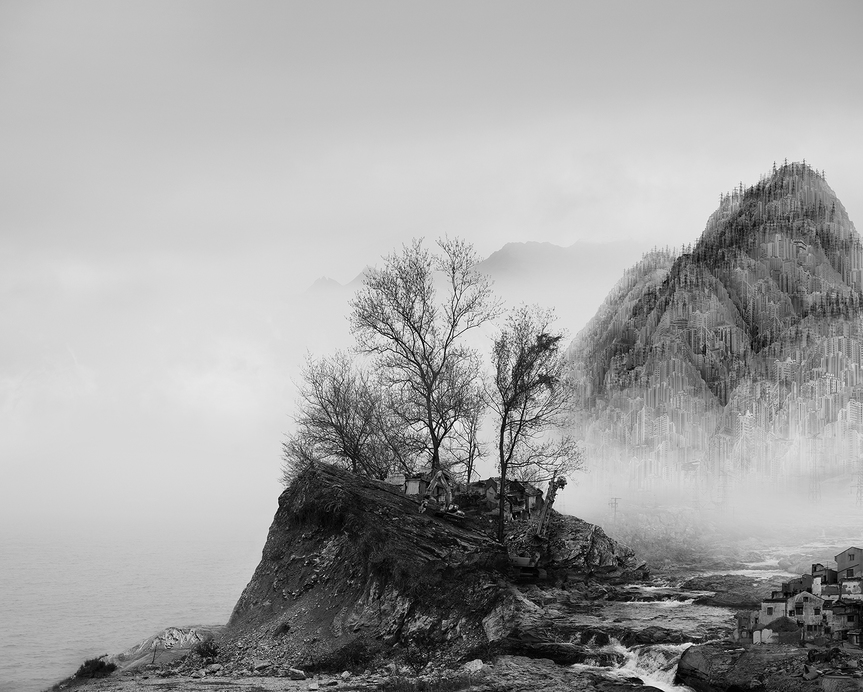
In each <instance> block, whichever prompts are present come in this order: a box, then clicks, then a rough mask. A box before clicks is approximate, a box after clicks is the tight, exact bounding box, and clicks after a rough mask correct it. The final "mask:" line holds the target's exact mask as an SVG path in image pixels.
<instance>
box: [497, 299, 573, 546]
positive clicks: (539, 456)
mask: <svg viewBox="0 0 863 692" xmlns="http://www.w3.org/2000/svg"><path fill="white" fill-rule="evenodd" d="M553 321H554V314H553V312H552V311H550V310H543V309H541V308H539V307H538V306H521V307H520V308H517V309H516V310H514V311H513V312H512V313H510V315H509V317H508V318H507V321H506V325H505V327H504V328H503V330H502V331H501V333H500V335H499V336H498V337H497V338H496V339H495V341H494V348H493V350H492V367H493V378H492V381H491V383H490V384H489V386H488V387H487V398H488V402H489V405H490V406H491V408H492V410H493V411H494V412H495V415H496V418H497V447H498V467H499V471H500V481H501V482H500V489H499V491H500V499H499V504H498V508H499V511H500V517H499V521H498V539H499V540H500V541H503V534H504V506H505V502H506V478H507V474H508V473H510V472H512V471H515V470H519V471H521V472H522V474H524V475H530V476H531V477H532V479H533V480H539V477H540V476H544V477H545V476H547V478H550V477H551V476H552V475H553V473H554V472H555V471H557V472H558V475H561V474H563V473H566V472H568V471H570V470H573V469H574V468H577V467H578V465H579V463H580V455H579V453H578V448H577V446H576V444H575V442H574V440H573V439H572V438H571V437H568V436H563V437H558V438H553V439H549V438H548V436H547V433H548V431H550V430H551V429H552V428H555V427H558V426H560V425H561V424H562V423H563V421H564V418H565V416H566V414H567V412H568V409H569V404H570V400H571V394H570V393H571V390H570V388H569V387H568V386H567V383H566V382H565V380H564V373H565V365H566V363H565V359H564V355H563V352H562V351H561V348H560V345H561V342H562V340H563V337H564V335H563V334H562V333H556V332H554V331H552V328H551V324H552V322H553ZM547 478H544V479H547Z"/></svg>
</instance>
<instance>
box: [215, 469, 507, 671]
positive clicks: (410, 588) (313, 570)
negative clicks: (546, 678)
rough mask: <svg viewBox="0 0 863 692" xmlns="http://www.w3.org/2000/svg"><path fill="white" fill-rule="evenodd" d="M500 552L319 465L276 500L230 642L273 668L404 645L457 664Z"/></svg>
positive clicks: (471, 639)
mask: <svg viewBox="0 0 863 692" xmlns="http://www.w3.org/2000/svg"><path fill="white" fill-rule="evenodd" d="M506 566H507V559H506V552H505V550H504V549H503V547H502V546H501V545H500V544H498V543H497V542H495V541H494V540H493V539H492V538H491V537H489V536H488V535H487V534H485V533H484V532H483V531H481V530H479V529H477V528H473V527H471V526H464V525H459V524H455V523H451V522H450V521H448V520H447V519H445V518H439V517H435V516H431V515H429V514H420V513H419V511H418V507H417V505H416V503H414V502H413V501H412V500H410V499H408V498H407V497H405V496H404V495H403V494H402V493H401V492H399V491H398V490H397V489H395V488H393V487H392V486H389V485H387V484H385V483H382V482H379V481H374V480H372V479H369V478H363V477H359V476H355V475H353V474H350V473H348V472H346V471H343V470H341V469H338V468H335V467H332V466H328V465H324V464H318V465H315V466H314V467H312V468H310V469H308V470H307V471H306V472H304V473H303V474H302V475H301V476H300V477H299V478H298V479H297V480H296V481H295V482H294V483H293V484H292V485H291V486H290V487H289V488H288V489H287V490H286V491H285V492H284V493H283V494H282V496H281V497H280V498H279V509H278V511H277V512H276V516H275V518H274V520H273V524H272V526H271V528H270V532H269V535H268V537H267V542H266V545H265V546H264V551H263V555H262V559H261V562H260V564H259V565H258V567H257V569H256V570H255V573H254V575H253V576H252V579H251V581H250V582H249V584H248V586H247V587H246V589H245V590H244V591H243V594H242V596H241V597H240V599H239V601H238V602H237V605H236V607H235V608H234V612H233V614H232V615H231V619H230V621H229V623H228V626H227V630H226V634H225V637H224V642H225V644H226V646H228V647H229V648H232V650H234V651H235V652H236V651H242V652H243V653H244V654H245V655H246V656H247V657H248V656H252V655H254V656H257V657H260V658H266V659H268V660H271V661H273V665H274V666H275V667H279V666H282V667H284V666H287V665H290V664H310V663H311V664H314V663H315V662H319V661H320V660H322V659H326V658H327V657H328V656H332V655H334V654H335V652H337V651H340V650H342V649H345V647H351V649H350V651H351V652H353V653H351V654H350V655H360V654H363V655H365V654H368V653H373V652H374V651H375V650H377V649H380V648H381V647H386V646H392V645H394V644H397V643H401V644H405V645H407V644H408V643H411V644H413V645H415V646H423V647H430V646H435V647H439V648H440V649H442V650H448V651H450V652H451V653H452V654H453V655H456V656H458V655H461V654H464V653H466V652H468V651H469V650H471V649H474V648H476V647H478V646H480V645H482V644H483V643H484V642H485V636H484V633H483V630H482V625H481V620H482V617H483V616H484V615H485V614H486V613H487V612H488V611H489V610H490V609H491V608H492V605H493V603H494V601H495V600H496V599H497V598H498V596H499V593H500V588H499V586H498V581H499V580H500V575H501V570H504V569H506Z"/></svg>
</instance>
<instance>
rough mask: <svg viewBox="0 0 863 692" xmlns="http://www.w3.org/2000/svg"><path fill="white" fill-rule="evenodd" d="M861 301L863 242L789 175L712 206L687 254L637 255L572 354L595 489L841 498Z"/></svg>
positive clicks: (811, 182)
mask: <svg viewBox="0 0 863 692" xmlns="http://www.w3.org/2000/svg"><path fill="white" fill-rule="evenodd" d="M861 289H863V246H861V241H860V237H859V235H858V234H857V231H856V230H855V228H854V225H853V224H852V223H851V221H850V220H849V218H848V215H847V213H846V212H845V209H844V207H843V206H842V204H841V202H840V201H839V200H838V199H837V198H836V195H835V194H834V192H833V190H832V189H831V188H830V186H829V185H828V184H827V182H826V180H825V179H824V176H823V174H821V173H819V172H817V171H815V170H813V169H812V168H811V167H810V166H808V165H806V163H805V162H804V163H791V164H785V165H783V166H782V167H780V168H778V169H776V168H774V170H773V171H772V172H771V173H770V174H769V175H767V176H764V177H762V179H761V180H760V181H759V182H758V183H757V184H756V185H753V186H751V187H746V188H744V187H743V186H742V185H740V186H739V187H738V188H735V190H733V191H732V192H731V193H730V194H727V195H723V196H722V198H721V201H720V205H719V208H718V209H717V210H716V211H715V212H714V213H713V214H712V215H711V216H710V218H709V219H708V221H707V225H706V227H705V229H704V232H703V233H702V235H701V237H700V238H699V239H698V241H697V242H696V244H695V245H694V247H687V248H684V251H683V253H682V254H680V255H679V256H677V257H675V256H674V255H673V253H669V252H661V251H655V252H651V253H648V254H647V255H645V256H644V257H643V259H642V260H641V261H640V262H638V263H637V264H636V265H635V266H634V267H632V268H631V269H629V270H627V272H625V274H624V276H623V278H622V279H621V280H620V281H619V282H618V284H617V285H616V286H615V287H614V288H613V289H612V291H611V293H610V294H609V295H608V296H607V298H606V300H605V301H604V302H603V304H602V306H601V307H600V309H599V311H598V312H597V314H596V315H595V316H594V317H593V319H592V320H591V321H590V322H589V323H588V325H587V326H586V327H585V328H584V329H583V330H582V331H581V332H580V333H579V334H578V335H577V337H576V338H575V340H574V341H573V342H572V344H571V346H570V348H569V358H570V361H571V364H572V373H573V380H574V381H575V384H576V390H577V400H578V414H577V420H576V424H575V425H576V428H577V431H578V433H579V434H580V435H582V436H583V439H584V440H585V445H586V448H587V456H588V458H589V459H590V464H591V469H592V471H593V474H592V475H593V478H592V480H591V482H592V483H593V484H594V486H597V485H603V484H604V485H605V487H606V488H607V489H608V490H610V491H611V492H612V494H614V492H618V491H623V489H626V488H628V489H630V490H633V491H637V490H650V491H654V492H655V491H657V490H661V489H668V488H670V487H677V488H687V490H685V492H686V493H689V494H690V495H692V494H693V491H692V489H693V488H696V489H700V490H696V492H695V496H696V497H699V496H705V494H706V497H707V498H708V499H713V500H715V501H717V502H718V503H720V504H722V503H723V502H725V501H727V499H728V494H729V490H730V489H737V490H738V491H739V490H740V489H746V488H748V489H750V490H752V491H753V492H756V493H757V492H764V490H765V488H766V489H769V492H770V493H773V494H772V495H771V494H768V495H767V496H762V499H763V500H765V501H767V500H769V499H770V498H771V497H775V496H778V495H781V494H782V493H784V492H786V491H798V492H803V493H808V494H809V496H810V497H812V498H817V497H818V496H819V494H820V493H821V492H822V491H826V490H828V489H831V490H836V491H838V492H839V494H840V495H843V494H844V496H846V499H847V496H848V495H849V494H850V493H852V491H853V489H850V488H849V483H850V482H851V480H849V478H850V477H849V476H848V474H849V473H850V472H852V471H854V472H856V469H857V466H858V459H859V458H860V455H861V451H862V450H861V448H863V445H861V440H863V374H861V366H863V362H861V353H863V322H861V305H863V303H861ZM861 478H863V476H861ZM861 490H863V485H861Z"/></svg>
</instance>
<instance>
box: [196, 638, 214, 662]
mask: <svg viewBox="0 0 863 692" xmlns="http://www.w3.org/2000/svg"><path fill="white" fill-rule="evenodd" d="M192 651H194V652H195V653H196V654H198V656H200V657H201V658H216V657H217V656H218V655H219V645H218V644H217V643H216V641H215V640H214V639H205V640H204V641H202V642H198V643H197V644H195V646H194V648H193V649H192Z"/></svg>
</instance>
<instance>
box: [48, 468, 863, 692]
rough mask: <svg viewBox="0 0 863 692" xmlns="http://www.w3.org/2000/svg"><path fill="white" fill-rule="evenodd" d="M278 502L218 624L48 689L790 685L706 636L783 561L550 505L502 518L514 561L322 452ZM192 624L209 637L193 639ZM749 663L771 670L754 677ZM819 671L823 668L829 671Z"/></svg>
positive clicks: (767, 582)
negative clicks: (656, 549) (718, 554)
mask: <svg viewBox="0 0 863 692" xmlns="http://www.w3.org/2000/svg"><path fill="white" fill-rule="evenodd" d="M279 504H280V506H279V510H278V512H277V514H276V517H275V519H274V521H273V525H272V527H271V529H270V533H269V535H268V538H267V542H266V545H265V547H264V550H263V555H262V559H261V562H260V564H259V566H258V568H257V569H256V570H255V573H254V575H253V576H252V579H251V580H250V582H249V584H248V586H247V587H246V589H245V590H244V592H243V594H242V596H241V597H240V599H239V601H238V602H237V605H236V607H235V609H234V612H233V614H232V616H231V619H230V621H229V622H228V624H227V625H226V626H224V628H208V629H207V628H192V629H189V628H186V629H178V628H172V629H170V630H166V631H164V632H162V633H160V634H159V635H156V636H154V637H151V638H149V639H147V640H145V641H143V642H141V643H140V644H139V645H137V646H136V647H133V648H132V649H130V650H129V651H127V652H125V653H124V654H121V655H118V656H115V657H113V658H112V659H111V661H112V662H113V663H115V664H116V665H117V666H118V670H117V671H116V672H115V673H114V674H113V675H111V676H110V677H109V678H106V679H94V680H77V679H69V680H66V681H64V682H63V683H61V684H58V685H57V686H55V689H78V688H80V689H83V690H91V689H92V690H108V689H110V690H119V691H121V692H136V691H137V690H149V689H152V690H181V691H184V692H196V691H198V690H204V689H209V690H212V689H213V688H214V687H215V688H216V689H221V690H238V691H240V692H243V691H245V690H249V691H250V692H251V691H252V690H256V691H260V690H269V689H291V690H293V689H297V690H300V689H302V690H315V689H356V690H365V689H382V690H387V689H392V690H420V689H422V690H434V689H436V690H442V691H443V690H456V689H468V688H470V689H476V690H498V689H500V690H503V689H519V690H533V689H536V690H539V689H542V690H545V691H548V690H582V689H583V690H609V691H615V690H616V691H622V690H645V689H647V690H650V689H663V690H669V689H674V685H675V684H676V682H680V683H684V684H686V685H689V686H690V687H691V688H692V689H695V690H697V691H698V692H730V691H731V690H736V689H756V688H758V689H771V690H772V689H776V690H779V689H797V688H796V687H793V686H790V687H785V688H783V687H782V686H781V685H782V684H784V683H781V681H782V680H785V679H786V678H787V680H790V681H792V682H793V685H798V682H799V683H800V684H803V683H802V682H800V680H803V678H802V677H801V678H800V680H798V677H800V675H802V673H799V671H798V669H797V668H798V667H797V666H796V664H795V665H794V666H791V667H788V668H787V669H786V668H783V667H782V666H773V662H772V659H771V658H770V656H771V654H770V651H769V649H768V648H765V647H762V650H759V651H750V652H745V651H744V650H743V649H742V648H740V647H736V645H733V646H732V648H730V649H729V648H728V647H725V645H724V644H720V643H719V642H722V641H723V640H727V639H729V638H730V634H731V631H732V628H733V626H734V610H736V609H749V608H754V607H757V605H758V604H759V603H760V601H761V600H762V598H764V597H765V596H768V595H769V593H770V591H771V590H774V589H775V588H777V587H778V585H779V581H780V580H781V579H782V578H783V577H782V575H781V574H778V573H771V572H770V571H766V570H765V571H762V572H758V571H757V570H749V572H746V570H745V569H743V568H745V567H746V563H742V562H739V561H738V560H732V561H731V569H732V571H733V570H738V573H735V574H722V573H717V572H714V571H709V570H710V569H712V568H715V567H716V565H715V564H713V563H710V565H709V567H708V568H707V569H703V571H699V570H698V569H697V567H695V566H693V565H686V566H681V565H679V564H678V565H676V566H673V565H672V568H671V569H666V570H665V571H664V572H663V573H660V574H656V575H654V576H652V577H651V576H650V575H649V573H648V570H647V569H646V567H645V565H644V564H643V563H641V562H640V561H639V560H638V559H637V558H636V556H635V554H634V553H633V551H632V550H630V549H629V548H627V547H626V546H623V545H621V544H620V543H617V542H616V541H614V540H613V539H611V538H609V537H608V536H607V535H606V534H605V533H604V532H603V531H602V529H600V528H599V527H597V526H595V525H592V524H589V523H587V522H583V521H581V520H579V519H577V518H575V517H567V516H563V515H556V514H555V515H554V517H553V519H552V521H551V524H550V531H549V536H548V537H547V539H544V540H541V541H537V540H536V538H537V537H535V536H533V535H532V534H531V533H530V525H529V523H528V522H522V523H518V522H513V523H512V524H511V525H509V526H508V530H509V535H508V537H507V538H508V541H507V543H508V545H509V547H510V548H511V549H514V550H521V551H524V552H525V553H526V554H530V553H531V552H533V553H534V554H538V555H539V556H540V557H539V560H538V561H537V562H535V564H534V565H531V566H530V567H529V568H526V569H524V568H521V567H515V566H512V565H510V563H509V561H508V560H507V555H506V552H505V550H504V548H503V546H502V545H501V544H500V543H497V542H496V541H494V540H493V539H492V538H491V537H490V536H489V534H488V532H487V530H486V528H487V527H485V528H484V527H483V524H482V522H483V517H482V516H480V515H477V516H474V517H471V516H468V517H467V518H466V519H465V520H463V521H459V522H451V521H448V520H447V519H446V518H441V517H436V516H429V515H428V514H420V513H418V512H417V509H416V505H415V504H413V503H411V502H410V500H408V499H407V498H405V497H404V495H402V494H401V493H399V492H397V491H394V490H393V489H392V488H389V487H387V486H386V485H385V484H383V483H378V482H376V481H372V480H369V479H357V478H356V477H352V476H348V475H347V474H346V473H345V472H343V471H339V470H336V469H330V468H327V467H322V468H318V469H316V472H315V474H314V475H311V474H310V475H308V476H306V477H304V478H301V479H300V481H299V482H298V483H295V484H294V485H293V486H292V487H291V488H289V489H288V490H287V491H286V492H285V493H284V494H283V495H282V497H281V498H280V503H279ZM756 557H758V556H756ZM666 567H667V566H666ZM741 572H744V573H741ZM779 572H781V570H779ZM771 574H773V576H771ZM208 641H213V642H215V644H214V645H212V646H209V647H202V646H199V645H201V644H203V643H205V642H208ZM717 647H718V648H717ZM734 647H736V649H735V648H734ZM738 649H739V651H738ZM740 652H743V653H740ZM798 653H799V652H798ZM796 655H797V654H795V656H796ZM759 656H761V657H762V659H763V660H762V661H761V663H758V664H752V666H754V668H753V667H752V666H750V664H749V663H748V661H750V659H752V660H758V657H759ZM789 656H790V654H789ZM681 657H682V658H681ZM791 658H794V657H793V656H792V657H791ZM791 658H789V660H791ZM783 660H784V659H783ZM795 660H796V659H795ZM678 661H680V665H679V666H678ZM759 665H760V666H761V667H762V668H763V670H765V671H770V675H772V676H774V677H775V678H776V679H777V680H779V681H780V682H776V683H770V684H771V685H772V687H771V686H768V687H765V685H767V683H766V682H764V681H763V680H762V678H761V677H759V675H758V674H757V672H758V671H756V670H755V669H756V668H757V667H758V666H759ZM771 666H773V667H771ZM762 672H763V671H762ZM821 673H822V674H820V675H819V676H818V677H820V678H821V680H822V681H824V680H827V679H828V677H829V678H830V679H831V680H834V679H838V678H836V676H837V675H840V677H841V676H842V675H845V674H844V673H842V671H841V670H840V671H839V672H838V673H837V672H836V671H835V670H833V669H829V670H828V669H825V670H823V671H821ZM830 676H833V677H830ZM762 677H763V676H762ZM846 677H848V676H846ZM792 679H793V680H792ZM842 679H843V680H844V678H842ZM849 679H850V680H856V678H855V677H853V676H852V677H849ZM728 680H733V681H734V682H727V681H728ZM792 682H789V683H788V684H789V685H791V684H792ZM726 683H727V684H726ZM744 683H745V685H746V686H744V687H740V685H743V684H744ZM805 683H806V684H807V685H809V687H806V689H814V688H813V687H812V686H811V684H810V683H812V681H811V680H806V681H805ZM831 684H834V683H831ZM837 684H838V683H837ZM843 684H845V683H843ZM734 685H737V687H734ZM752 685H755V687H752ZM759 685H760V686H761V687H759ZM834 686H835V685H834ZM800 689H803V687H801V688H800ZM837 689H838V688H837Z"/></svg>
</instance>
